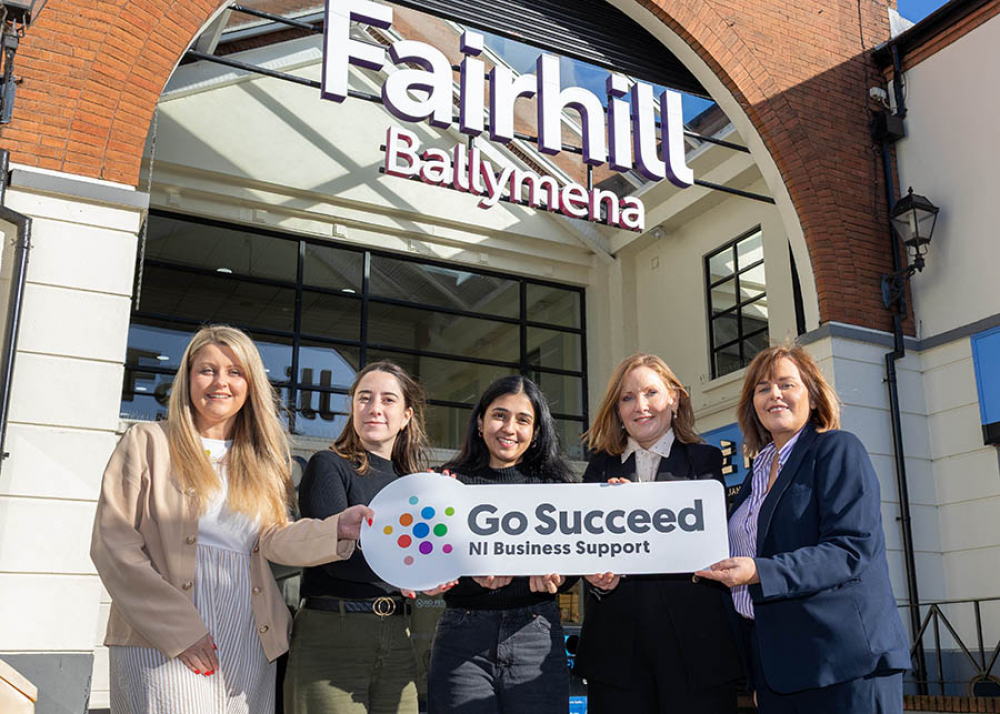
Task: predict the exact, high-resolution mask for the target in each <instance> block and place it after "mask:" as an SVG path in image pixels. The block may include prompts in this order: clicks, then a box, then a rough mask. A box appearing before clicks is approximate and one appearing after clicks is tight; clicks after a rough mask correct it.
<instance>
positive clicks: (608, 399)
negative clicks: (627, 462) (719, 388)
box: [580, 353, 704, 456]
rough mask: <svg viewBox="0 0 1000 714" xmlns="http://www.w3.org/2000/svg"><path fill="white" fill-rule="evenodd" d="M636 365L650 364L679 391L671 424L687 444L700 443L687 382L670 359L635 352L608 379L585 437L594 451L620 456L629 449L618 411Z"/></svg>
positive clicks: (670, 386)
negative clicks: (682, 380)
mask: <svg viewBox="0 0 1000 714" xmlns="http://www.w3.org/2000/svg"><path fill="white" fill-rule="evenodd" d="M636 367H649V368H650V369H651V370H653V371H654V372H656V373H657V374H658V375H660V378H661V379H663V383H664V384H666V385H667V387H668V388H669V389H671V390H673V391H674V392H675V393H676V394H677V407H676V409H675V410H674V418H673V423H672V424H671V426H672V428H673V430H674V435H675V436H676V437H677V440H678V441H680V442H683V443H685V444H698V443H701V442H703V441H704V439H702V438H701V436H699V435H698V432H697V431H695V429H694V409H692V408H691V396H690V395H689V394H688V392H687V390H686V389H684V385H683V384H681V382H680V380H679V379H677V375H675V374H674V373H673V371H672V370H671V369H670V367H668V366H667V363H666V362H664V361H663V360H662V359H660V358H659V357H657V356H656V355H648V354H642V353H640V354H635V355H632V356H631V357H629V358H628V359H624V360H622V361H621V362H619V363H618V366H617V367H615V371H614V372H612V374H611V379H610V380H608V388H607V389H606V390H605V391H604V399H602V400H601V406H600V408H599V409H598V410H597V416H596V417H594V422H593V424H591V426H590V429H588V430H587V431H586V432H585V433H584V434H583V436H582V437H580V438H581V439H582V440H583V442H584V443H585V444H586V445H587V448H588V449H590V450H591V451H604V452H606V453H608V454H611V455H612V456H618V455H619V454H621V453H622V452H623V451H625V445H626V444H627V443H628V434H627V433H626V431H625V428H624V426H625V425H624V424H622V420H621V417H620V416H619V415H618V400H619V399H621V396H622V383H623V382H624V381H625V376H626V375H627V374H628V373H629V372H631V371H632V370H633V369H635V368H636Z"/></svg>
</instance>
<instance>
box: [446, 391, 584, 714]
mask: <svg viewBox="0 0 1000 714" xmlns="http://www.w3.org/2000/svg"><path fill="white" fill-rule="evenodd" d="M444 469H445V470H447V471H450V472H453V473H454V474H455V475H456V478H458V480H460V481H461V482H462V483H466V484H472V485H475V484H509V485H512V486H513V485H523V484H538V483H565V482H569V481H572V480H574V478H573V475H572V473H571V472H570V470H569V468H568V467H567V466H566V464H565V462H564V461H563V460H562V457H561V456H560V455H559V442H558V439H557V438H556V434H555V426H554V424H553V421H552V415H551V414H550V412H549V407H548V404H547V402H546V401H545V397H544V396H543V395H542V393H541V391H540V390H539V389H538V387H537V386H536V385H535V383H534V382H532V381H531V380H530V379H527V378H525V377H520V376H512V377H504V378H501V379H498V380H497V381H495V382H494V383H493V384H491V385H490V386H489V387H488V388H487V389H486V391H485V392H484V393H483V395H482V396H481V397H480V399H479V403H478V404H477V405H476V408H475V409H474V410H473V413H472V416H471V418H470V420H469V429H468V432H467V434H466V439H465V445H464V446H463V448H462V451H461V453H459V455H458V456H457V457H456V458H455V459H454V460H452V461H451V462H449V463H447V464H445V466H444ZM574 582H575V579H573V580H572V581H568V580H566V579H565V578H563V577H562V576H561V575H558V574H548V575H537V576H531V577H516V578H511V577H508V576H489V577H473V578H462V579H461V580H460V581H459V583H458V585H456V586H455V587H453V588H452V589H450V590H449V591H448V592H447V593H446V594H445V596H444V599H445V602H446V603H447V606H448V607H447V609H446V610H445V612H444V614H443V615H442V616H441V619H440V620H439V621H438V626H437V632H436V634H435V636H434V648H433V650H432V652H431V663H430V672H429V675H428V682H427V689H428V692H427V696H428V710H429V713H430V714H479V712H496V713H498V714H502V713H504V712H510V713H511V714H514V713H516V714H522V713H523V712H532V714H549V713H550V712H553V713H554V712H566V711H567V710H568V707H569V682H568V678H567V669H566V658H565V654H564V648H563V635H562V626H561V625H560V622H559V607H558V605H557V604H556V593H558V592H560V591H562V590H565V589H568V588H569V587H571V586H572V585H573V584H574Z"/></svg>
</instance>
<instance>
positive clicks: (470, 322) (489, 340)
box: [368, 303, 520, 363]
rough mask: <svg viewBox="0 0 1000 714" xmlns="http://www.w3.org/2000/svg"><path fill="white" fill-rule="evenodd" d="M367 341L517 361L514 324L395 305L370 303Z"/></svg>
mask: <svg viewBox="0 0 1000 714" xmlns="http://www.w3.org/2000/svg"><path fill="white" fill-rule="evenodd" d="M368 341H369V343H372V344H377V345H386V346H392V347H405V348H407V349H414V350H424V351H428V352H440V353H443V354H454V355H463V356H466V357H482V358H488V359H493V360H499V361H503V362H514V363H517V361H518V358H519V355H520V332H519V329H518V326H517V325H512V324H510V323H506V322H494V321H493V320H481V319H479V318H474V317H456V316H455V315H448V314H445V313H441V312H432V311H430V310H419V309H417V308H411V307H400V306H398V305H385V304H380V303H371V305H369V308H368Z"/></svg>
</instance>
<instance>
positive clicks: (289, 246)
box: [146, 215, 298, 282]
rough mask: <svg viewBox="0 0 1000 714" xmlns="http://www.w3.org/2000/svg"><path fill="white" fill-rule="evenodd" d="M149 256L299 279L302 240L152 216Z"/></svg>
mask: <svg viewBox="0 0 1000 714" xmlns="http://www.w3.org/2000/svg"><path fill="white" fill-rule="evenodd" d="M146 257H147V258H150V259H153V260H165V261H169V262H171V263H180V264H182V265H192V266H196V267H199V268H206V269H208V270H218V271H225V272H229V273H232V274H234V275H250V276H253V277H257V278H272V279H275V280H285V281H289V282H294V281H295V274H296V266H297V264H298V241H295V240H285V239H281V238H276V237H274V236H267V235H260V234H258V233H251V232H249V231H242V230H240V229H239V228H222V227H219V226H210V225H205V224H202V223H194V222H190V221H184V220H180V219H176V218H167V217H164V216H156V215H152V216H150V217H149V230H148V233H147V235H146Z"/></svg>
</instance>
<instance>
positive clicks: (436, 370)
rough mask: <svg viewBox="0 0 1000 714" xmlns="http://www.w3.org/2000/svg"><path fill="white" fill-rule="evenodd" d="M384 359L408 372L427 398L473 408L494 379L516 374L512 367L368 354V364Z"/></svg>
mask: <svg viewBox="0 0 1000 714" xmlns="http://www.w3.org/2000/svg"><path fill="white" fill-rule="evenodd" d="M380 359H387V360H390V361H391V362H395V363H396V364H398V365H399V366H400V367H402V368H403V369H405V370H406V371H407V372H409V373H410V376H412V377H413V378H414V379H416V380H417V381H418V382H420V383H421V384H422V385H423V387H424V389H425V390H427V398H428V399H438V400H441V401H445V402H464V403H465V404H468V405H469V406H473V405H475V403H476V402H477V401H478V400H479V395H480V394H482V393H483V392H484V391H485V390H486V387H488V386H489V385H490V384H491V383H492V382H493V381H494V380H496V379H499V378H500V377H506V376H508V375H511V374H517V369H516V368H514V367H494V366H492V365H486V364H472V363H469V362H454V361H452V360H446V359H436V358H434V357H422V356H420V355H408V354H403V353H401V352H385V351H376V350H369V351H368V360H369V362H374V361H376V360H380Z"/></svg>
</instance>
